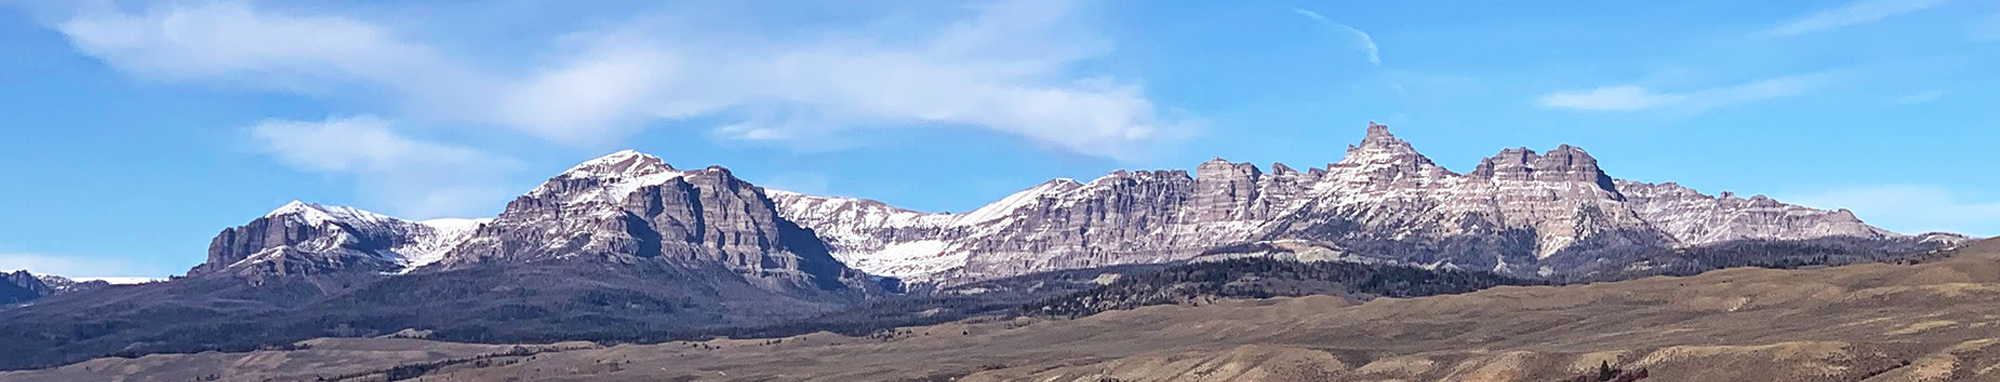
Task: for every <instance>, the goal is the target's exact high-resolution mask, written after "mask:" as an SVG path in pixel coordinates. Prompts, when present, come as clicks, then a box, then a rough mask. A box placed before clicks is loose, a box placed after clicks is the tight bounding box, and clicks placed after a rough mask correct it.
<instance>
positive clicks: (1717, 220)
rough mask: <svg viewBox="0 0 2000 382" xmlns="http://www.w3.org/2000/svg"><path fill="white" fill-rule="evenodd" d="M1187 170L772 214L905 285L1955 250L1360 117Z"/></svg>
mask: <svg viewBox="0 0 2000 382" xmlns="http://www.w3.org/2000/svg"><path fill="white" fill-rule="evenodd" d="M1194 172H1195V173H1194V174H1189V173H1188V172H1187V171H1182V170H1165V171H1122V170H1121V171H1116V172H1113V173H1111V174H1108V175H1105V176H1103V177H1100V178H1097V179H1094V180H1092V181H1090V182H1088V183H1079V182H1076V181H1073V180H1067V179H1058V180H1052V181H1049V182H1046V183H1043V184H1041V185H1037V186H1035V187H1031V188H1028V189H1026V190H1022V191H1020V192H1017V193H1014V194H1011V195H1009V196H1007V197H1005V198H1002V199H1001V200H999V201H996V202H994V203H992V204H988V205H986V206H983V207H981V208H978V209H976V210H974V211H972V212H970V213H966V214H963V215H951V214H931V213H922V212H917V211H911V210H907V209H902V208H897V207H894V206H890V205H888V204H885V203H881V202H877V201H873V200H866V199H857V198H841V197H823V196H812V195H803V194H797V193H790V192H781V191H771V192H769V193H768V194H769V195H770V196H771V198H772V199H773V200H774V201H776V202H777V203H778V205H779V206H780V210H781V211H784V212H785V216H786V217H787V218H789V219H792V220H794V221H798V222H800V223H801V224H803V225H805V226H806V227H809V228H812V229H814V230H815V231H818V232H819V234H820V236H822V237H824V238H826V239H827V241H828V243H829V245H830V246H831V247H832V248H834V251H835V255H836V256H837V257H839V258H840V259H841V260H843V261H846V262H847V263H848V264H850V265H852V266H855V267H857V268H859V269H862V270H864V271H868V272H871V273H875V274H882V275H890V276H897V277H902V278H905V279H910V280H917V281H944V282H952V281H976V280H980V279H990V278H995V277H1005V276H1012V275H1019V274H1026V273H1033V272H1041V271H1050V270H1060V269H1071V268H1083V267H1091V266H1103V265H1114V264H1129V263H1151V262H1161V261H1175V260H1187V259H1193V258H1196V257H1199V256H1201V255H1202V254H1203V253H1204V252H1206V251H1208V250H1210V249H1214V248H1218V247H1223V246H1228V245H1233V244H1241V243H1251V242H1269V243H1277V244H1281V245H1277V246H1276V247H1282V248H1289V249H1283V251H1292V253H1294V254H1295V255H1297V256H1308V257H1314V258H1337V259H1355V258H1362V257H1366V258H1374V259H1379V260H1381V261H1388V262H1395V263H1402V264H1417V265H1425V266H1431V267H1445V268H1458V269H1485V270H1493V271H1496V272H1501V273H1507V274H1513V275H1518V276H1525V277H1546V276H1550V275H1551V274H1553V273H1559V272H1562V271H1565V270H1567V269H1568V268H1570V267H1577V266H1579V265H1578V264H1579V263H1578V262H1577V261H1578V260H1577V259H1586V258H1591V257H1592V256H1598V255H1597V254H1600V253H1629V252H1621V251H1629V250H1631V249H1635V248H1684V247H1691V246H1699V245H1706V244H1713V243H1722V242H1730V241H1740V240H1777V241H1787V240H1811V239H1820V238H1852V239H1859V240H1881V241H1898V242H1921V243H1925V244H1944V245H1949V244H1951V243H1955V242H1962V241H1963V240H1964V238H1963V237H1962V236H1956V235H1924V236H1920V237H1919V236H1906V235H1902V234H1898V233H1894V232H1890V231H1887V230H1883V229H1880V228H1876V227H1873V226H1869V225H1867V224H1865V223H1863V222H1861V221H1860V219H1858V218H1855V217H1854V216H1853V214H1851V213H1847V212H1846V211H1844V210H1839V211H1827V210H1818V209H1813V208H1808V207H1803V206H1797V205H1790V204H1784V203H1780V202H1777V201H1775V200H1772V199H1770V198H1767V197H1762V196H1757V197H1751V198H1747V199H1746V198H1739V197H1735V196H1734V195H1731V194H1728V193H1724V194H1722V195H1720V196H1711V195H1707V194H1702V193H1699V192H1696V191H1694V190H1691V189H1687V188H1685V187H1681V186H1679V185H1675V184H1671V183H1666V184H1649V183H1639V182H1630V181H1625V180H1617V179H1614V178H1611V177H1610V176H1608V175H1605V174H1604V173H1603V171H1601V170H1600V169H1599V168H1598V166H1597V161H1596V159H1595V158H1593V157H1591V155H1590V154H1589V153H1588V152H1587V151H1585V150H1583V149H1581V148H1577V147H1573V146H1569V145H1561V146H1558V147H1557V148H1555V149H1553V150H1550V151H1548V152H1543V153H1538V152H1536V151H1534V150H1529V149H1527V148H1519V149H1506V150H1502V151H1501V153H1500V154H1499V155H1496V156H1494V157H1491V158H1488V159H1486V160H1484V161H1482V162H1481V163H1480V164H1479V166H1478V168H1477V169H1476V170H1474V171H1472V172H1470V173H1465V174H1460V173H1456V172H1453V171H1450V170H1447V169H1445V168H1444V167H1441V166H1438V165H1436V164H1435V163H1433V162H1432V161H1431V160H1430V159H1429V158H1427V157H1425V156H1424V155H1423V154H1421V153H1419V152H1417V150H1416V149H1415V148H1414V147H1413V146H1412V145H1411V144H1410V143H1409V142H1407V141H1404V140H1402V139H1399V138H1397V137H1395V136H1394V135H1392V134H1390V133H1389V130H1388V127H1387V126H1383V125H1378V124H1373V123H1371V124H1370V125H1369V126H1368V129H1367V135H1366V137H1365V138H1364V139H1363V140H1362V141H1361V142H1360V143H1359V144H1356V145H1352V146H1349V147H1348V150H1347V152H1346V155H1345V156H1344V157H1343V158H1341V160H1340V161H1339V162H1336V163H1333V164H1328V165H1326V166H1325V167H1322V168H1312V169H1309V171H1306V172H1303V173H1302V172H1299V171H1297V170H1293V169H1292V168H1291V167H1289V166H1285V165H1283V164H1274V165H1273V166H1271V168H1270V170H1269V171H1268V172H1266V171H1264V170H1263V169H1260V168H1258V167H1257V166H1253V165H1250V164H1248V163H1231V162H1228V161H1224V160H1222V159H1220V158H1217V159H1215V160H1212V161H1209V162H1206V163H1202V164H1201V165H1200V166H1198V168H1197V169H1196V171H1194ZM1523 235H1525V236H1523ZM1522 239H1526V240H1525V241H1523V240H1522ZM1267 248H1274V247H1267ZM1302 251H1303V252H1302ZM1220 257H1228V256H1227V255H1221V256H1220ZM1583 264H1588V263H1583Z"/></svg>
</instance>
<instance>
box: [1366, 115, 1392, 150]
mask: <svg viewBox="0 0 2000 382" xmlns="http://www.w3.org/2000/svg"><path fill="white" fill-rule="evenodd" d="M1383 139H1396V135H1395V134H1389V125H1384V124H1380V123H1375V121H1368V136H1367V137H1365V138H1362V139H1361V143H1362V144H1367V143H1368V142H1371V141H1376V140H1383Z"/></svg>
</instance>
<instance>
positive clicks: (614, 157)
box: [563, 150, 675, 178]
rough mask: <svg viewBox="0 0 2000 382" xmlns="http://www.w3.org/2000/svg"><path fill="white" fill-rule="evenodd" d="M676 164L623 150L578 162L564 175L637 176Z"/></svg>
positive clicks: (659, 171) (592, 176) (661, 171)
mask: <svg viewBox="0 0 2000 382" xmlns="http://www.w3.org/2000/svg"><path fill="white" fill-rule="evenodd" d="M672 171H675V170H674V166H671V165H668V164H667V161H665V160H661V159H660V157H656V156H652V155H648V154H646V153H641V152H638V151H634V150H623V151H619V152H615V153H611V154H610V155H605V156H602V157H598V158H597V159H591V160H588V161H584V162H583V163H581V164H577V165H576V167H571V168H570V169H569V171H563V176H565V177H571V178H584V177H588V178H636V177H641V176H646V175H653V174H659V173H665V172H672Z"/></svg>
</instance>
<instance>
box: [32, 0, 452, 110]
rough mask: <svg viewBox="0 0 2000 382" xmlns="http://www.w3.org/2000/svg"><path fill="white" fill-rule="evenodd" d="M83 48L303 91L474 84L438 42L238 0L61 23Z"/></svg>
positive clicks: (138, 62)
mask: <svg viewBox="0 0 2000 382" xmlns="http://www.w3.org/2000/svg"><path fill="white" fill-rule="evenodd" d="M55 29H56V30H58V31H60V32H62V33H63V34H64V35H65V36H67V37H68V38H69V40H70V42H71V44H73V45H74V46H75V47H76V49H77V50H78V51H79V52H82V53H83V54H86V55H90V56H92V57H97V58H100V59H103V60H104V61H105V62H106V63H108V64H110V65H112V66H113V67H117V68H119V69H121V70H124V71H126V72H129V73H133V74H136V75H141V76H144V77H149V78H157V79H162V80H168V81H199V80H212V81H225V82H243V83H247V84H249V85H255V86H264V87H273V88H279V89H286V90H295V91H302V92H318V91H326V90H327V89H323V88H326V87H329V86H332V85H334V84H336V83H340V82H347V81H359V82H366V83H371V84H377V85H381V86H386V87H389V88H391V89H392V90H395V91H398V92H402V93H406V94H407V95H411V96H416V95H420V94H425V93H430V92H434V91H436V90H437V88H441V87H456V86H469V85H471V84H474V83H477V81H472V80H471V79H470V78H467V77H465V76H464V75H463V74H461V73H460V72H459V70H458V69H457V68H455V66H456V65H455V64H453V63H450V62H448V61H447V60H446V59H445V58H443V57H442V56H441V55H439V54H438V53H437V52H435V51H433V50H432V49H431V48H429V47H426V46H423V45H420V44H414V43H410V42H407V41H402V40H399V39H398V38H396V37H395V36H394V35H393V34H392V33H391V32H390V31H389V30H387V29H385V28H383V27H380V26H377V25H373V24H369V23H365V22H361V21H357V20H352V19H348V18H342V17H329V16H310V15H293V14H284V13H276V12H269V11H263V10H257V9H252V8H250V7H249V6H248V5H246V4H243V3H236V2H217V3H208V4H199V5H192V6H188V5H184V4H173V5H162V6H158V7H155V8H152V9H150V10H149V11H147V12H145V13H140V14H130V13H123V12H117V11H111V10H96V11H90V12H86V13H82V14H79V15H78V16H77V17H74V18H70V19H69V20H67V21H64V22H61V23H60V24H57V25H55Z"/></svg>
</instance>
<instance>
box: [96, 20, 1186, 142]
mask: <svg viewBox="0 0 2000 382" xmlns="http://www.w3.org/2000/svg"><path fill="white" fill-rule="evenodd" d="M1072 8H1073V7H1072V5H1071V4H1070V3H1069V2H1067V1H1062V0H1021V1H1005V2H999V3H992V4H984V5H980V6H976V7H972V8H971V9H970V12H969V14H970V16H968V17H964V18H959V19H951V20H947V21H949V22H946V23H941V24H942V25H936V26H930V27H926V28H920V29H919V30H909V31H896V32H897V33H890V32H883V31H880V30H876V29H865V28H864V29H828V30H815V31H813V33H767V31H761V30H747V29H744V28H746V27H742V26H739V25H737V24H735V23H722V22H715V21H708V22H706V23H702V22H698V21H697V22H693V23H692V24H695V25H699V26H700V27H690V26H687V25H680V24H689V23H681V21H687V20H680V19H676V20H672V21H670V22H663V21H661V20H656V19H644V18H639V19H634V20H632V21H628V22H624V23H612V25H611V26H609V27H606V28H602V29H597V30H586V31H580V32H576V33H571V34H568V35H565V36H560V38H554V39H553V40H552V41H557V42H561V43H563V44H562V45H561V46H562V47H563V48H566V49H568V50H567V51H560V52H552V54H553V55H552V56H549V58H552V59H546V60H542V59H535V60H522V61H526V62H544V63H547V64H546V65H540V66H535V67H531V68H528V69H525V70H521V69H513V70H504V69H495V68H497V67H510V66H512V65H508V64H498V65H486V66H481V65H475V64H472V63H471V61H472V60H465V59H462V58H460V57H452V56H450V55H446V54H441V53H439V52H440V50H438V49H435V48H433V47H432V45H434V44H426V43H421V42H416V41H415V40H411V39H409V38H408V37H407V36H399V35H397V33H395V31H392V30H390V28H386V27H383V26H380V25H376V24H371V23H368V22H365V21H362V20H358V19H354V18H348V17H338V16H322V15H302V14H297V13H296V12H294V13H283V12H274V11H268V10H261V9H254V8H252V7H249V6H246V5H242V4H239V3H215V4H205V5H192V6H189V5H184V4H178V3H176V4H173V5H163V6H159V7H155V8H152V9H149V10H146V11H144V12H141V13H124V12H117V11H108V12H87V13H81V14H80V15H79V16H78V17H75V18H73V19H70V20H69V21H66V22H63V23H61V24H60V25H58V26H57V29H58V30H60V31H62V32H63V33H64V34H66V35H67V36H68V37H69V38H70V40H71V41H72V43H73V44H74V45H76V47H77V49H78V50H79V51H81V52H83V53H85V54H88V55H91V56H94V57H98V58H100V59H103V60H105V61H106V62H109V63H110V64H111V65H112V66H114V67H117V68H120V69H123V70H125V71H127V72H130V73H133V74H136V75H140V76H146V77H152V78H160V79H166V80H173V81H228V82H244V83H251V84H256V85H260V86H267V87H272V88H278V89H283V90H287V91H300V92H304V93H308V94H319V93H324V92H331V91H332V90H327V89H346V87H343V86H342V85H362V86H366V87H370V88H372V89H375V90H380V91H386V92H389V93H391V94H393V95H394V96H396V98H400V99H403V100H404V101H405V102H404V103H406V108H407V109H408V110H407V112H409V113H410V114H412V117H422V118H441V119H446V120H452V121H467V122H476V123H490V124H495V125H499V126H505V127H509V128H512V129H515V130H517V131H520V132H524V133H527V134H531V135H534V136H537V137H541V138H544V139H547V140H550V141H555V142H561V143H566V144H572V145H586V146H591V145H604V144H610V143H614V142H616V141H617V140H618V139H620V138H623V137H627V136H630V135H632V134H633V133H635V132H636V131H637V130H638V129H640V128H641V127H642V126H645V125H648V124H652V123H657V122H686V121H690V120H697V119H701V120H704V121H709V120H713V119H703V117H718V116H719V117H723V118H724V119H729V118H736V116H734V115H733V114H730V113H732V112H739V111H746V110H778V111H780V112H776V113H770V114H772V115H782V116H784V117H783V118H777V119H753V120H746V121H725V122H722V123H718V124H717V126H718V127H719V126H737V127H734V128H731V129H729V130H724V131H716V133H717V134H716V135H717V136H721V137H730V138H743V139H753V140H787V139H818V138H823V137H825V136H829V135H853V134H852V132H854V131H856V130H865V129H868V128H880V127H908V126H938V125H949V126H968V127H978V128H986V129H992V130H996V131H1000V132H1004V133H1008V134H1014V135H1018V136H1023V137H1027V138H1030V139H1032V140H1034V141H1038V142H1042V143H1045V144H1048V145H1051V146H1054V147H1057V148H1061V149H1064V150H1069V151H1074V152H1078V153H1083V154H1087V155H1097V156H1106V157H1116V158H1133V157H1136V156H1140V155H1142V154H1143V153H1144V151H1146V150H1147V149H1148V148H1150V147H1156V146H1158V143H1161V142H1164V141H1170V140H1174V139H1176V138H1178V137H1181V136H1183V135H1184V134H1182V130H1185V129H1187V126H1189V125H1188V124H1187V123H1186V122H1183V121H1179V120H1176V119H1172V118H1166V117H1162V116H1161V114H1162V113H1161V111H1160V110H1158V107H1156V106H1155V105H1154V104H1153V102H1152V101H1151V100H1149V99H1148V98H1147V97H1146V95H1145V93H1144V91H1143V88H1142V87H1141V86H1140V85H1139V84H1137V83H1133V82H1130V81H1124V80H1120V79H1117V78H1112V77H1104V76H1097V75H1092V74H1091V73H1088V72H1084V71H1081V70H1080V69H1079V67H1081V66H1083V64H1085V63H1087V62H1089V61H1091V60H1095V59H1099V58H1101V57H1103V56H1104V55H1106V54H1108V53H1109V51H1110V47H1111V44H1110V43H1109V42H1108V41H1104V40H1102V39H1101V38H1097V37H1095V36H1094V35H1092V34H1089V33H1083V32H1085V31H1081V30H1080V28H1078V27H1077V26H1076V24H1077V23H1078V21H1077V20H1076V18H1077V16H1076V15H1075V11H1074V10H1073V9H1072ZM688 18H689V19H698V18H699V17H688ZM745 24H749V23H745ZM910 36H918V37H914V38H913V37H910ZM523 46H532V45H526V44H524V45H523ZM528 56H530V57H531V58H534V57H538V56H537V55H535V54H528ZM732 132H749V133H751V134H747V135H739V134H732Z"/></svg>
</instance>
